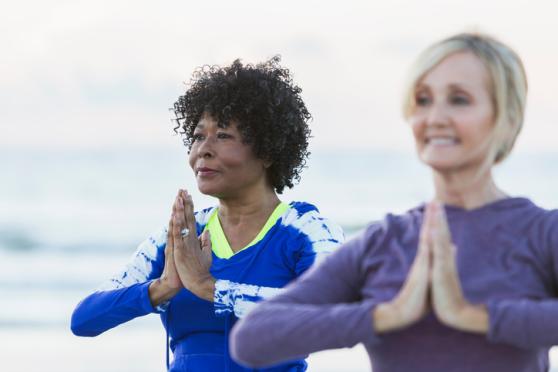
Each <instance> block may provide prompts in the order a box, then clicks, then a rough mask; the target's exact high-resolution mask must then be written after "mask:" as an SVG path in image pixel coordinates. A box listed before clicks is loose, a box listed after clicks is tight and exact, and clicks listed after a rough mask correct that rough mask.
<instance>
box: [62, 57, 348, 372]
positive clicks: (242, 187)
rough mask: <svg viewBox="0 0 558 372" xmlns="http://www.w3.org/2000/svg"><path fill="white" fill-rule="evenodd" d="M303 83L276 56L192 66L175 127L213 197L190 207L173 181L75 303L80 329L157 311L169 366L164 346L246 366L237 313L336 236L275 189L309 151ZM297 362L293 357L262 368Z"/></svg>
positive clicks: (193, 361) (195, 365)
mask: <svg viewBox="0 0 558 372" xmlns="http://www.w3.org/2000/svg"><path fill="white" fill-rule="evenodd" d="M300 93H301V89H300V88H299V87H298V86H296V85H295V84H294V83H293V82H292V79H291V76H290V73H289V71H288V70H287V69H284V68H282V67H280V66H279V57H275V58H272V59H271V60H269V61H267V62H265V63H263V64H258V65H243V64H242V63H241V62H240V61H238V60H236V61H234V62H233V64H232V65H230V66H227V67H207V66H206V67H202V68H201V69H199V70H198V71H196V72H195V73H194V76H193V79H192V82H191V85H190V88H189V89H188V90H187V91H186V93H185V94H184V95H183V96H181V97H179V99H178V101H177V102H176V103H175V104H174V112H175V115H176V124H177V125H176V127H175V131H176V132H178V133H180V134H182V135H183V140H184V144H185V145H186V146H187V148H188V150H189V163H190V166H191V168H192V170H193V171H194V174H195V176H196V181H197V186H198V188H199V190H200V191H201V192H202V193H203V194H206V195H211V196H214V197H216V198H217V200H218V205H217V206H216V207H212V208H207V209H204V210H201V211H199V212H197V213H194V207H193V202H192V198H191V196H190V195H189V194H188V192H187V191H186V190H179V192H178V195H177V196H176V199H175V202H174V205H173V210H172V217H171V220H170V222H169V226H168V228H165V229H163V230H162V231H160V232H158V233H156V234H154V235H152V236H151V237H149V238H148V239H147V240H146V241H145V242H143V243H142V244H141V245H140V246H139V248H138V250H137V252H136V254H135V255H134V258H133V260H132V262H131V263H130V264H129V265H128V266H127V267H126V268H125V270H123V271H122V272H121V273H120V274H118V275H116V276H114V277H113V278H112V279H110V280H109V281H108V282H107V283H106V285H104V286H103V287H102V288H101V289H99V290H98V291H96V292H94V293H93V294H91V295H90V296H88V297H87V298H85V299H84V300H83V301H82V302H81V303H80V304H79V305H78V306H77V308H76V310H75V311H74V314H73V316H72V331H73V332H74V333H75V334H76V335H80V336H96V335H98V334H100V333H102V332H104V331H106V330H108V329H110V328H112V327H114V326H116V325H118V324H121V323H123V322H126V321H128V320H130V319H132V318H135V317H137V316H142V315H146V314H149V313H159V314H160V316H161V319H162V322H163V325H164V326H165V328H166V330H167V334H168V335H169V336H170V348H171V349H172V351H173V353H174V359H173V361H172V364H170V366H169V361H168V354H167V367H168V368H170V370H171V371H204V372H205V371H248V369H245V368H243V367H241V366H240V365H238V364H236V363H235V362H234V361H232V360H231V359H230V358H229V355H228V332H229V329H230V328H231V327H232V325H233V324H234V322H235V321H236V319H237V318H240V317H243V316H244V315H245V314H246V313H247V312H249V311H250V310H251V309H252V308H253V307H254V306H255V304H256V302H258V301H260V300H262V299H264V298H269V297H271V296H273V295H275V294H276V293H278V292H279V291H280V288H281V287H284V286H285V285H286V284H287V283H289V282H290V281H291V280H293V279H294V278H296V277H298V276H299V275H301V274H302V273H303V272H304V271H306V270H307V269H308V268H309V267H310V266H311V265H312V264H313V263H314V262H316V261H317V260H319V259H321V258H322V257H323V256H325V255H327V254H329V253H330V252H332V251H333V250H334V249H335V248H336V247H337V246H338V245H339V244H340V243H342V241H343V239H344V238H343V232H342V231H341V229H340V228H339V226H337V225H336V224H334V223H332V222H331V221H329V220H327V219H325V218H323V217H322V216H321V215H320V214H319V212H318V210H317V209H316V207H314V206H313V205H311V204H308V203H304V202H292V203H290V204H287V203H284V202H281V201H280V199H279V197H278V194H281V193H282V192H283V190H284V188H285V187H289V188H290V187H292V186H293V184H294V182H295V181H298V180H299V179H300V172H301V170H302V168H303V167H304V165H305V161H306V158H307V156H308V151H307V146H308V138H309V136H310V129H309V128H308V124H307V123H308V121H309V119H310V117H311V116H310V114H309V112H308V110H307V109H306V106H305V105H304V102H303V101H302V99H301V97H300ZM262 337H265V335H262ZM167 350H168V349H167ZM305 369H306V362H304V361H303V360H296V361H291V362H287V363H285V364H282V365H278V366H275V367H272V368H268V369H265V371H304V370H305Z"/></svg>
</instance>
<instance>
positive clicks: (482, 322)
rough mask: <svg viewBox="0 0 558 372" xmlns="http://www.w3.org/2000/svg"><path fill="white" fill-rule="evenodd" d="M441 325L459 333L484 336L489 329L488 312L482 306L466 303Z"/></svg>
mask: <svg viewBox="0 0 558 372" xmlns="http://www.w3.org/2000/svg"><path fill="white" fill-rule="evenodd" d="M443 323H444V324H446V325H447V326H450V327H452V328H455V329H458V330H460V331H464V332H473V333H481V334H486V333H488V328H489V319H488V310H487V309H486V306H484V305H482V304H477V305H474V304H470V303H467V304H465V305H463V306H462V307H460V308H459V309H458V310H457V311H455V312H454V313H453V314H452V315H451V316H448V317H446V320H445V321H444V322H443Z"/></svg>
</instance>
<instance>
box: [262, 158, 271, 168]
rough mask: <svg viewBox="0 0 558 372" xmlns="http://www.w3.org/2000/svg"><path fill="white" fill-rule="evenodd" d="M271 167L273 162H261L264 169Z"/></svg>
mask: <svg viewBox="0 0 558 372" xmlns="http://www.w3.org/2000/svg"><path fill="white" fill-rule="evenodd" d="M272 165H273V162H272V161H271V160H264V161H263V166H264V168H265V169H268V168H269V167H271V166H272Z"/></svg>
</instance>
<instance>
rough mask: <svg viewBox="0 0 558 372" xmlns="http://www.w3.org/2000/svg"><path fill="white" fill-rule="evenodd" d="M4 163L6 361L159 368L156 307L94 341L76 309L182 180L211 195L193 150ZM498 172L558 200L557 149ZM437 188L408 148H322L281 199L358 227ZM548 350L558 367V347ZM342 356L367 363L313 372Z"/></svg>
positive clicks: (326, 356) (551, 204)
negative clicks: (77, 326) (196, 172)
mask: <svg viewBox="0 0 558 372" xmlns="http://www.w3.org/2000/svg"><path fill="white" fill-rule="evenodd" d="M0 171H1V174H2V177H1V182H0V295H1V298H2V304H3V305H2V306H0V350H2V355H3V361H2V368H1V369H2V370H5V371H100V370H102V371H111V370H114V371H153V370H163V369H164V368H163V365H164V347H165V339H164V333H163V332H162V331H161V327H160V324H159V319H158V318H157V317H146V318H143V319H136V320H134V321H133V322H131V323H128V324H126V325H124V326H122V327H119V328H117V329H114V330H111V331H109V332H107V333H106V334H104V335H102V336H100V337H97V338H93V339H87V338H86V339H83V338H77V337H74V336H72V335H71V334H70V331H69V318H70V314H71V311H72V310H73V307H74V306H75V305H76V303H77V302H78V301H79V300H80V299H81V298H82V297H83V296H85V295H86V294H87V293H88V292H90V291H91V290H92V289H94V288H95V287H96V286H97V285H99V284H100V283H101V282H102V281H103V280H104V279H105V278H106V277H108V276H109V275H111V274H112V273H114V272H116V271H119V269H120V268H121V267H122V265H123V264H124V263H125V262H126V261H127V259H128V257H129V256H130V255H131V254H132V253H133V251H134V250H135V248H136V246H137V244H138V243H139V242H141V241H142V240H143V239H144V238H145V237H146V236H147V235H148V234H150V233H151V232H153V231H155V230H158V229H159V228H160V227H161V226H163V225H165V224H166V223H167V221H168V218H169V216H170V210H171V204H172V202H173V199H174V196H175V194H176V191H177V189H178V188H186V189H188V190H189V191H190V192H191V193H192V194H193V197H194V203H195V205H196V208H198V209H199V208H203V207H208V206H211V205H213V204H214V200H212V199H211V198H209V197H206V196H203V195H201V194H200V193H199V192H198V191H197V190H196V187H195V181H194V178H193V176H192V175H191V172H190V170H189V168H188V166H187V154H186V151H185V150H183V149H180V148H177V149H174V148H173V149H169V148H118V149H115V148H104V149H65V150H53V149H33V150H25V151H24V150H18V149H3V150H0ZM495 178H496V180H497V183H498V184H499V185H500V187H501V188H503V189H504V190H505V191H507V192H508V193H509V194H511V195H518V196H527V197H530V198H532V199H533V200H534V201H535V202H537V203H538V204H539V205H541V206H543V207H546V208H558V195H557V194H556V190H558V153H520V152H518V153H516V154H513V155H512V156H511V157H510V159H508V160H507V161H506V162H504V164H502V165H501V166H499V167H497V168H496V171H495ZM431 197H432V185H431V178H430V174H429V170H428V169H427V168H426V167H424V166H422V165H421V164H419V163H418V161H417V160H416V158H415V155H414V154H413V153H412V152H408V153H407V152H395V151H381V150H335V151H334V150H324V149H322V150H316V151H314V152H313V154H312V155H311V158H310V160H309V162H308V168H307V169H305V170H304V172H303V174H302V180H301V182H300V184H299V185H297V186H295V188H294V189H292V190H288V191H286V192H285V193H284V195H282V196H281V199H282V200H284V201H291V200H304V201H309V202H312V203H314V204H316V205H317V206H318V207H319V209H320V211H321V212H322V214H324V215H325V216H328V217H330V218H333V219H334V220H336V221H338V222H339V223H340V224H341V225H342V226H343V227H344V228H345V231H346V233H347V235H348V236H353V235H354V234H356V233H357V232H358V231H359V230H360V229H361V228H363V227H364V226H365V225H366V224H367V223H369V222H371V221H374V220H377V219H380V218H382V216H384V215H385V214H386V213H390V212H391V213H400V212H404V211H405V210H407V209H409V208H411V207H414V206H416V205H417V204H419V203H421V202H424V201H427V200H429V199H430V198H431ZM552 356H553V358H552V360H553V368H554V369H553V371H558V354H557V352H556V351H555V350H553V351H552ZM341 359H342V360H343V365H344V366H345V369H344V370H347V369H346V368H349V369H350V368H353V369H352V370H353V371H366V370H368V361H367V357H366V355H365V353H364V351H363V349H362V348H361V347H357V348H355V349H352V350H340V351H326V352H322V353H318V354H316V355H314V356H312V357H311V365H313V367H312V368H311V369H310V371H335V370H338V369H336V367H335V366H336V361H337V363H339V361H340V360H341ZM347 360H350V361H351V362H349V364H347ZM351 363H353V364H351ZM337 365H338V366H339V364H337ZM347 365H349V367H347Z"/></svg>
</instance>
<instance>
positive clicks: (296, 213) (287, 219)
mask: <svg viewBox="0 0 558 372" xmlns="http://www.w3.org/2000/svg"><path fill="white" fill-rule="evenodd" d="M280 222H281V226H282V227H284V228H287V229H289V230H290V231H291V232H292V233H293V234H294V235H296V236H303V237H307V238H308V239H310V241H320V240H330V241H332V242H335V243H337V244H339V243H342V242H343V241H344V240H345V234H344V233H343V229H342V228H341V226H339V225H338V224H337V223H335V222H334V221H332V220H331V219H329V218H326V217H324V216H322V215H321V214H320V211H319V210H318V208H316V206H314V205H313V204H310V203H306V202H291V203H289V208H288V209H287V211H286V212H285V213H284V214H283V215H282V216H281V218H280Z"/></svg>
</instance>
